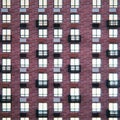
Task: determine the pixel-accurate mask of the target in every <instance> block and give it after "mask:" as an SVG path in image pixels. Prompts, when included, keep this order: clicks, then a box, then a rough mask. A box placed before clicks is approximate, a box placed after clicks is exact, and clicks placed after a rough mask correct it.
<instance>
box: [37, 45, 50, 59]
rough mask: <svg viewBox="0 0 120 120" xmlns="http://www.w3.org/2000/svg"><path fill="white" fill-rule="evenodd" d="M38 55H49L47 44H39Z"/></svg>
mask: <svg viewBox="0 0 120 120" xmlns="http://www.w3.org/2000/svg"><path fill="white" fill-rule="evenodd" d="M38 56H43V57H44V56H48V47H47V44H38Z"/></svg>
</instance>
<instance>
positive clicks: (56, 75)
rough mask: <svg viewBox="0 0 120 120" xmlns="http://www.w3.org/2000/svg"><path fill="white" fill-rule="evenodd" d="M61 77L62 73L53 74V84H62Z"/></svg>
mask: <svg viewBox="0 0 120 120" xmlns="http://www.w3.org/2000/svg"><path fill="white" fill-rule="evenodd" d="M62 79H63V75H62V73H54V82H62Z"/></svg>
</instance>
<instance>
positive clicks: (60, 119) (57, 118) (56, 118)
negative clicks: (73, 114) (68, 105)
mask: <svg viewBox="0 0 120 120" xmlns="http://www.w3.org/2000/svg"><path fill="white" fill-rule="evenodd" d="M54 120H63V119H62V117H55V118H54Z"/></svg>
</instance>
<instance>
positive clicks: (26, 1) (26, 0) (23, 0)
mask: <svg viewBox="0 0 120 120" xmlns="http://www.w3.org/2000/svg"><path fill="white" fill-rule="evenodd" d="M20 7H21V8H29V0H20Z"/></svg>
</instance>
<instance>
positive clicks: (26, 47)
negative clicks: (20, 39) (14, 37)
mask: <svg viewBox="0 0 120 120" xmlns="http://www.w3.org/2000/svg"><path fill="white" fill-rule="evenodd" d="M20 52H21V53H28V52H29V44H20Z"/></svg>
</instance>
